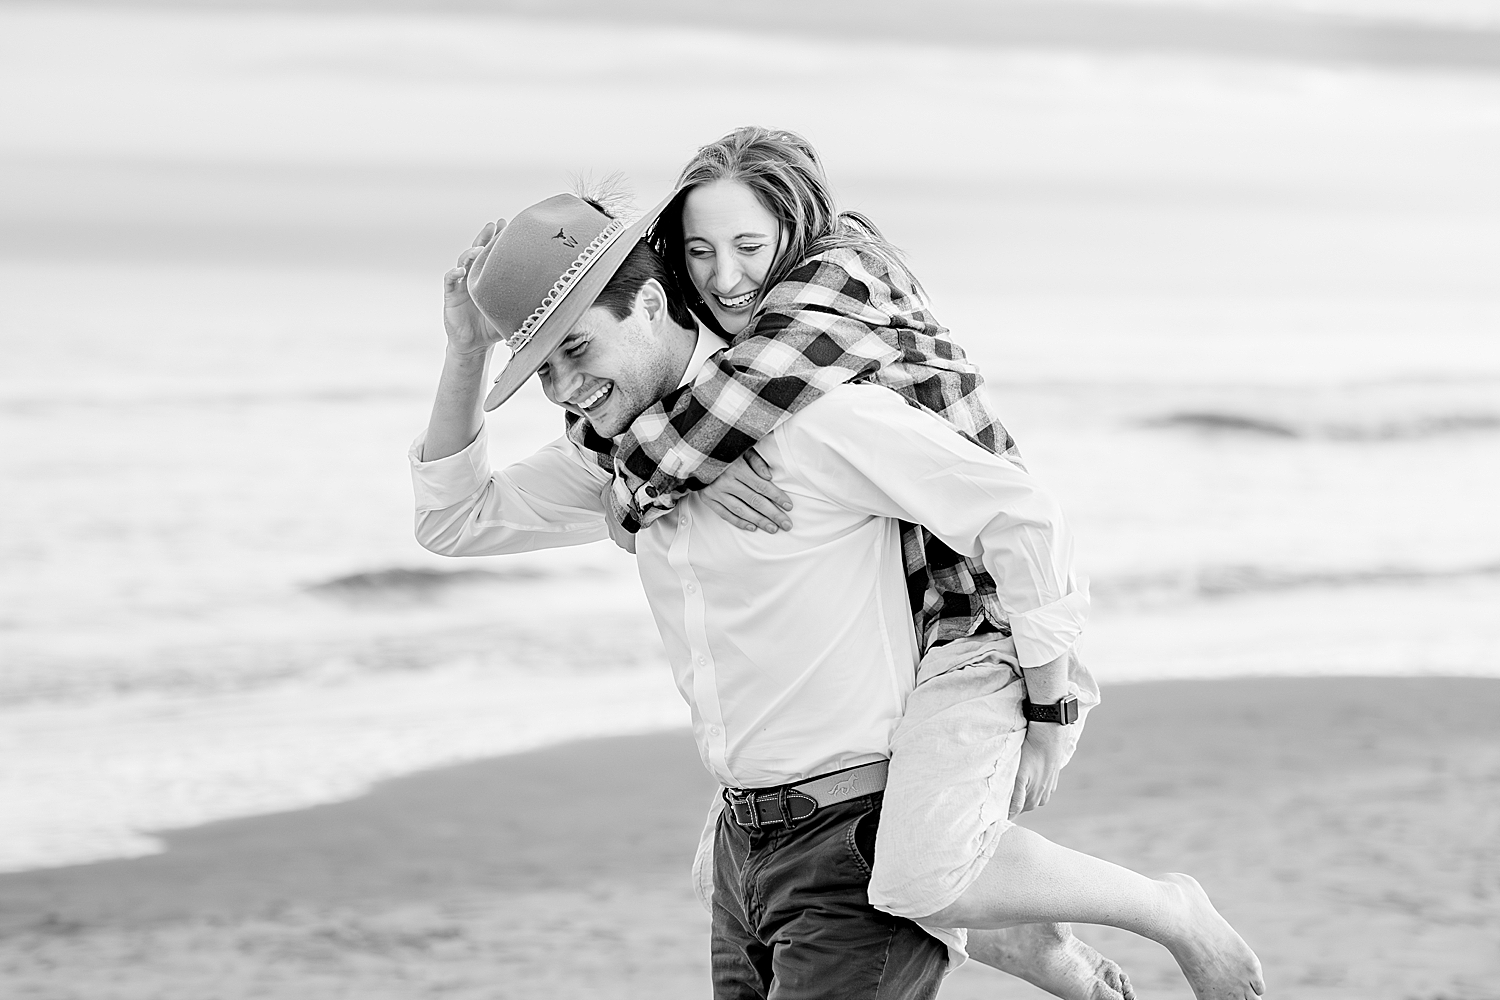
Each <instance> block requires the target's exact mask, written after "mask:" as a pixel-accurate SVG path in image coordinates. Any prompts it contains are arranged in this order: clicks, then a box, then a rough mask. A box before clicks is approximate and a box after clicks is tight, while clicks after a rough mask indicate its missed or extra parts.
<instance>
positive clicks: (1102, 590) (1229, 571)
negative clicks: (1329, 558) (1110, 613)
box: [1090, 562, 1500, 600]
mask: <svg viewBox="0 0 1500 1000" xmlns="http://www.w3.org/2000/svg"><path fill="white" fill-rule="evenodd" d="M1492 576H1495V577H1500V562H1493V563H1484V564H1480V565H1476V566H1462V567H1448V568H1419V567H1410V566H1380V567H1367V568H1361V569H1346V570H1279V569H1272V568H1269V567H1264V566H1208V567H1204V568H1202V569H1199V570H1196V571H1193V572H1189V573H1159V574H1151V575H1146V574H1143V575H1139V576H1114V577H1103V578H1100V579H1096V580H1095V581H1094V582H1093V584H1092V585H1091V588H1090V589H1091V590H1092V592H1093V593H1094V595H1095V596H1097V597H1100V598H1103V599H1105V600H1122V599H1123V600H1130V599H1140V598H1153V597H1156V598H1161V597H1180V598H1189V599H1191V598H1216V597H1233V596H1236V595H1239V594H1258V593H1275V592H1281V591H1288V590H1310V589H1324V590H1327V589H1334V588H1343V587H1370V586H1397V585H1405V586H1411V585H1414V584H1415V585H1421V584H1426V583H1443V582H1448V581H1453V580H1464V579H1477V578H1484V577H1492Z"/></svg>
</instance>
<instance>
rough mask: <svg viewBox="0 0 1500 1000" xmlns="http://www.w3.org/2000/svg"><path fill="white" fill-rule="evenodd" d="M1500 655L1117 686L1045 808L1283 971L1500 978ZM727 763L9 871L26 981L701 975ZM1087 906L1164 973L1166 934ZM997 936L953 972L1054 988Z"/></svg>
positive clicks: (1359, 993) (1052, 824)
mask: <svg viewBox="0 0 1500 1000" xmlns="http://www.w3.org/2000/svg"><path fill="white" fill-rule="evenodd" d="M1497 718H1500V681H1496V680H1467V679H1465V680H1456V679H1455V680H1447V679H1444V680H1437V679H1357V680H1345V679H1340V680H1326V679H1308V680H1286V679H1276V680H1231V681H1204V682H1163V683H1156V684H1141V685H1130V686H1124V687H1114V688H1110V689H1108V690H1107V691H1106V702H1105V705H1104V707H1103V709H1102V710H1101V711H1100V712H1099V713H1097V714H1096V715H1095V717H1094V718H1093V720H1092V721H1091V723H1090V729H1089V732H1088V734H1087V736H1086V738H1085V741H1084V744H1083V746H1082V749H1081V750H1080V752H1079V756H1078V758H1077V759H1076V760H1075V762H1074V763H1073V764H1072V765H1071V766H1070V767H1069V769H1068V771H1067V772H1066V773H1065V776H1064V785H1063V788H1062V791H1061V792H1060V794H1059V796H1058V797H1057V798H1056V799H1055V800H1054V802H1053V804H1052V805H1050V806H1048V807H1047V808H1046V809H1045V810H1043V811H1041V812H1039V813H1037V814H1034V816H1033V818H1032V819H1031V820H1030V825H1032V826H1033V827H1034V828H1036V829H1038V830H1040V831H1041V832H1043V833H1044V834H1046V835H1048V836H1050V837H1052V838H1054V839H1055V840H1058V841H1059V842H1062V843H1065V844H1068V845H1069V846H1073V847H1076V848H1079V849H1082V850H1086V851H1090V852H1092V853H1095V854H1099V855H1101V856H1104V857H1107V858H1110V859H1112V860H1115V861H1118V862H1121V863H1123V864H1127V865H1130V866H1132V867H1135V868H1138V869H1141V870H1144V871H1150V872H1154V871H1161V870H1184V871H1188V872H1191V873H1193V874H1194V875H1196V876H1198V878H1199V879H1200V880H1201V881H1202V882H1203V884H1204V885H1205V887H1207V888H1208V890H1209V892H1210V893H1211V894H1212V895H1213V896H1214V898H1215V900H1216V902H1217V903H1218V904H1219V906H1220V908H1221V910H1222V911H1223V912H1224V913H1225V915H1226V916H1227V917H1228V918H1229V919H1230V920H1231V921H1232V922H1233V923H1235V924H1236V926H1237V927H1239V928H1240V930H1241V931H1242V933H1244V935H1245V937H1246V938H1247V939H1248V940H1249V941H1250V942H1251V944H1252V945H1253V946H1255V947H1256V948H1257V950H1258V951H1259V953H1260V955H1261V957H1262V959H1263V960H1264V962H1265V965H1266V970H1267V976H1268V978H1269V981H1270V984H1271V987H1272V994H1271V995H1272V996H1283V997H1299V998H1300V997H1315V998H1344V997H1348V998H1355V997H1359V998H1371V997H1393V998H1398V997H1399V998H1408V997H1412V998H1422V1000H1432V998H1437V997H1445V998H1476V1000H1477V998H1483V997H1492V996H1495V995H1496V993H1497V990H1496V987H1495V986H1494V983H1496V982H1497V981H1500V947H1497V945H1496V942H1497V941H1500V852H1497V850H1496V848H1495V844H1496V843H1500V726H1497V724H1496V722H1495V720H1496V719H1497ZM711 794H712V785H711V783H710V781H709V780H708V778H707V777H706V775H705V774H704V772H703V770H702V768H701V766H700V765H699V763H698V760H697V754H696V752H695V750H694V748H693V746H692V742H691V740H690V739H689V737H688V736H687V735H686V734H685V733H681V732H674V733H664V734H659V735H652V736H641V737H625V738H614V739H605V740H596V741H587V742H581V743H574V744H569V745H566V746H559V747H554V748H550V749H546V750H541V751H537V752H533V753H528V754H521V755H516V756H512V757H504V758H497V759H493V760H488V761H483V762H480V763H476V764H469V765H463V766H458V767H451V768H445V769H442V770H437V771H431V772H427V773H423V774H419V775H415V776H412V777H409V778H403V779H399V780H396V781H392V782H389V783H386V784H384V785H381V786H379V787H378V788H377V789H376V790H375V791H373V792H372V793H371V794H369V795H367V796H364V797H362V798H359V799H356V800H354V801H350V802H344V803H337V804H333V805H327V806H321V807H318V808H314V809H307V810H301V811H297V812H291V813H284V814H279V815H273V816H264V817H257V818H252V819H243V820H235V821H230V822H224V823H218V824H214V825H211V826H207V827H202V828H197V829H192V830H185V831H178V832H171V833H168V834H167V835H166V838H165V839H166V842H167V844H168V849H167V851H166V852H165V853H164V854H162V855H159V856H156V857H151V858H144V859H136V860H128V861H117V862H106V863H101V864H95V865H86V866H79V867H74V868H64V869H54V870H49V871H39V872H29V873H22V874H17V875H10V876H5V877H0V996H4V997H7V998H22V997H25V998H48V1000H53V998H56V1000H62V998H79V1000H82V998H89V1000H100V998H121V1000H124V998H132V1000H133V998H141V1000H145V998H153V1000H177V998H181V1000H201V998H205V997H215V998H223V1000H240V998H251V997H257V998H283V997H284V998H294V997H295V998H299V1000H300V998H305V997H344V996H348V997H354V996H358V997H362V998H385V997H390V998H396V997H403V998H405V997H427V996H432V997H436V996H443V997H456V998H465V1000H466V998H470V997H473V998H480V997H485V998H490V997H511V996H515V997H522V996H526V997H532V996H547V997H556V998H567V997H653V998H666V997H699V996H706V995H707V994H708V985H707V976H708V972H707V961H706V942H707V926H706V924H707V921H706V917H705V915H704V914H703V913H702V911H701V910H700V909H699V908H698V906H697V904H696V902H695V901H694V900H693V899H692V897H691V894H690V892H689V890H688V885H687V866H688V861H689V858H690V856H691V852H692V848H693V845H694V843H695V841H696V838H697V833H698V828H699V823H700V822H701V817H702V814H703V809H704V807H705V805H706V803H707V801H708V798H709V796H710V795H711ZM1080 933H1081V934H1082V935H1083V936H1085V937H1087V938H1088V939H1090V940H1092V941H1095V942H1096V943H1098V944H1099V945H1100V946H1101V947H1104V948H1106V949H1107V950H1108V951H1109V952H1110V953H1111V954H1113V955H1115V956H1116V957H1117V958H1118V959H1119V960H1120V961H1121V962H1122V963H1123V964H1125V965H1126V967H1127V969H1128V970H1129V972H1130V974H1131V976H1132V978H1133V979H1134V980H1135V981H1136V982H1137V983H1138V984H1139V985H1140V986H1141V987H1142V996H1143V997H1171V998H1181V997H1187V996H1188V995H1189V994H1188V992H1187V989H1186V985H1185V983H1184V982H1183V981H1182V980H1181V978H1180V976H1178V974H1177V973H1176V971H1175V969H1174V968H1173V967H1172V964H1171V961H1170V959H1169V958H1168V957H1167V955H1166V953H1165V952H1164V951H1163V950H1162V949H1160V948H1158V947H1156V946H1155V945H1151V944H1149V943H1146V942H1141V941H1138V940H1134V939H1131V938H1130V937H1129V936H1128V935H1125V934H1119V933H1115V932H1109V931H1102V930H1099V929H1095V928H1081V929H1080ZM1037 995H1039V994H1037V993H1036V991H1034V990H1032V989H1031V988H1030V987H1028V986H1025V985H1024V984H1021V983H1019V982H1017V981H1014V980H1010V979H1008V978H1006V977H1004V976H1001V975H999V974H997V973H993V972H991V971H989V970H986V969H981V968H978V967H976V966H974V965H972V964H971V965H970V966H968V967H966V968H964V969H962V970H960V971H959V972H958V973H957V974H955V976H953V977H952V978H951V979H950V980H949V981H948V983H947V984H946V985H945V987H944V990H943V997H944V998H946V1000H958V998H968V997H976V998H977V997H981V996H983V997H1002V998H1003V997H1017V998H1019V997H1030V996H1037Z"/></svg>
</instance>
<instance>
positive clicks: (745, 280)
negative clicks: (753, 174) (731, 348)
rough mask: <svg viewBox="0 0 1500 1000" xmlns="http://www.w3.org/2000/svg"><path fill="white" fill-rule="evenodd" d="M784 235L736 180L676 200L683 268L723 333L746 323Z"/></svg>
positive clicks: (704, 186) (710, 185)
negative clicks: (679, 210)
mask: <svg viewBox="0 0 1500 1000" xmlns="http://www.w3.org/2000/svg"><path fill="white" fill-rule="evenodd" d="M785 239H786V230H785V227H783V226H781V225H780V224H779V223H778V222H777V221H776V217H775V216H773V215H772V214H771V213H770V212H769V211H768V210H767V209H766V207H765V206H764V205H762V204H761V203H760V199H759V198H757V197H756V195H755V192H754V191H752V190H751V189H750V187H749V186H748V185H746V184H744V183H743V182H741V181H737V180H718V181H712V182H710V183H708V184H702V185H699V186H698V187H695V188H693V189H692V190H691V191H689V192H688V194H687V198H686V199H685V200H684V201H683V204H682V241H683V253H684V255H685V257H686V263H687V273H688V275H689V276H690V277H691V278H692V283H693V288H694V289H696V290H697V292H698V294H699V296H701V297H702V299H703V301H704V303H705V304H706V305H707V306H708V308H709V311H710V312H711V313H713V316H714V318H715V319H717V320H718V321H719V325H720V326H722V327H723V328H724V331H725V332H726V333H728V334H731V335H734V334H737V333H739V332H740V331H741V330H743V329H744V328H745V327H746V326H748V325H749V323H750V312H751V307H752V306H753V305H754V303H755V301H756V299H757V298H759V295H760V291H761V289H762V288H764V287H765V283H766V274H767V272H769V271H770V270H771V264H772V263H773V262H774V261H775V259H776V252H777V251H778V250H779V249H780V248H781V244H782V243H783V242H784V241H785Z"/></svg>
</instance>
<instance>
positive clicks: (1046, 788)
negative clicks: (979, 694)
mask: <svg viewBox="0 0 1500 1000" xmlns="http://www.w3.org/2000/svg"><path fill="white" fill-rule="evenodd" d="M1065 730H1066V727H1065V726H1059V725H1057V724H1055V723H1051V722H1032V723H1029V724H1028V725H1027V726H1026V740H1025V742H1024V743H1022V744H1021V763H1020V766H1019V767H1017V768H1016V787H1015V789H1014V790H1013V791H1012V792H1011V794H1010V818H1011V819H1015V818H1016V816H1018V815H1019V814H1021V813H1023V812H1030V811H1031V810H1032V809H1036V808H1039V807H1041V806H1044V805H1046V804H1047V800H1048V799H1050V798H1052V793H1053V792H1055V791H1056V790H1057V775H1058V772H1060V771H1061V770H1062V769H1063V765H1064V764H1066V763H1067V761H1068V744H1069V740H1070V739H1071V736H1072V734H1071V733H1068V732H1066V731H1065Z"/></svg>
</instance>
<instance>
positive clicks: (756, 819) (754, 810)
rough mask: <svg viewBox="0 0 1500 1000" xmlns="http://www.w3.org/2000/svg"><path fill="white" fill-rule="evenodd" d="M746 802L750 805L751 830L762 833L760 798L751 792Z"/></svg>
mask: <svg viewBox="0 0 1500 1000" xmlns="http://www.w3.org/2000/svg"><path fill="white" fill-rule="evenodd" d="M745 801H746V802H749V803H750V829H751V830H753V831H755V832H756V833H760V797H759V796H758V795H756V794H755V793H754V792H751V793H750V794H749V795H748V796H747V797H746V799H745Z"/></svg>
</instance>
